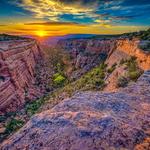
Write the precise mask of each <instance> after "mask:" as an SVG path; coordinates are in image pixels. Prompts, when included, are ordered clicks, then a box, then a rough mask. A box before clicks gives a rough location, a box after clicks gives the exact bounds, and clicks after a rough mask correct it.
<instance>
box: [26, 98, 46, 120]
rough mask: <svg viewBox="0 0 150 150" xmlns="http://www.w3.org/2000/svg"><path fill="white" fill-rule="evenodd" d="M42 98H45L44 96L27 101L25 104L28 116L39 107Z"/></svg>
mask: <svg viewBox="0 0 150 150" xmlns="http://www.w3.org/2000/svg"><path fill="white" fill-rule="evenodd" d="M44 100H45V99H44V97H42V98H40V99H38V100H36V101H33V102H30V103H27V104H26V106H25V111H26V114H27V115H28V116H29V117H30V116H32V115H34V114H35V113H36V112H37V111H38V109H39V108H40V107H41V105H42V104H43V103H44Z"/></svg>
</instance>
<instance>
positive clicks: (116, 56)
mask: <svg viewBox="0 0 150 150" xmlns="http://www.w3.org/2000/svg"><path fill="white" fill-rule="evenodd" d="M139 44H140V41H139V40H138V39H133V40H129V39H111V40H102V39H71V40H61V41H59V42H58V44H57V47H58V48H60V49H64V50H65V51H68V52H69V53H70V54H71V55H72V56H73V58H74V64H75V66H76V67H79V68H84V66H88V64H90V65H91V64H92V63H93V64H94V63H95V65H96V64H98V62H99V60H98V59H97V58H98V56H100V54H105V55H107V56H108V58H107V61H106V62H107V63H108V65H109V66H111V65H113V64H114V63H116V62H117V63H118V62H119V61H120V60H121V59H126V58H128V57H129V56H135V57H137V60H138V64H139V67H140V68H141V69H143V70H149V69H150V53H149V52H146V51H143V50H142V49H140V48H139ZM92 56H96V57H92ZM92 58H93V59H92ZM91 60H92V61H91ZM92 67H93V66H92Z"/></svg>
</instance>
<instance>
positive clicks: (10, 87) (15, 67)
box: [0, 39, 42, 113]
mask: <svg viewBox="0 0 150 150" xmlns="http://www.w3.org/2000/svg"><path fill="white" fill-rule="evenodd" d="M0 47H1V49H0V112H1V113H4V112H8V111H14V110H16V108H17V107H18V106H21V105H22V104H24V102H25V97H29V98H31V99H32V98H35V97H36V96H38V95H39V89H38V88H37V87H36V89H35V87H34V83H35V75H34V72H35V65H36V64H37V62H38V60H39V59H41V58H42V53H41V49H40V47H39V46H38V44H37V43H36V41H34V40H30V39H28V40H20V41H17V42H16V41H9V42H1V43H0ZM33 89H34V90H33Z"/></svg>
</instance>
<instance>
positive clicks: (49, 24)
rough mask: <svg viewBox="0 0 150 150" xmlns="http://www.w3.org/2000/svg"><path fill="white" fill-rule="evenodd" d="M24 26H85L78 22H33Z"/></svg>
mask: <svg viewBox="0 0 150 150" xmlns="http://www.w3.org/2000/svg"><path fill="white" fill-rule="evenodd" d="M24 25H44V26H57V25H59V26H60V25H79V26H84V25H83V24H79V23H76V22H31V23H25V24H24Z"/></svg>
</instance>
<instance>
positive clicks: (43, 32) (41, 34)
mask: <svg viewBox="0 0 150 150" xmlns="http://www.w3.org/2000/svg"><path fill="white" fill-rule="evenodd" d="M36 35H37V36H40V37H44V36H46V35H47V33H46V32H45V31H44V30H38V31H36Z"/></svg>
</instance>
